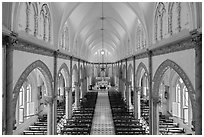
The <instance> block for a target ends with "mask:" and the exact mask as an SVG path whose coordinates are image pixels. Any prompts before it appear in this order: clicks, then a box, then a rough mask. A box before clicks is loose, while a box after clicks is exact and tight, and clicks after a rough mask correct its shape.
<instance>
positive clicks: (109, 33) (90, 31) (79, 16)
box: [51, 2, 154, 62]
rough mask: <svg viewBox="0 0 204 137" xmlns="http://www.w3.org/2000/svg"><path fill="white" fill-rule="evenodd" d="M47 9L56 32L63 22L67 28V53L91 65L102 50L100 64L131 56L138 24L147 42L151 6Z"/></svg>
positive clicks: (75, 5)
mask: <svg viewBox="0 0 204 137" xmlns="http://www.w3.org/2000/svg"><path fill="white" fill-rule="evenodd" d="M51 6H52V8H53V9H52V10H53V11H56V12H53V13H52V14H53V17H54V18H55V21H57V22H54V25H55V24H56V26H59V28H58V32H59V33H60V31H62V28H63V26H64V24H65V23H67V24H68V26H69V31H70V44H71V49H72V50H71V53H70V54H73V55H76V56H78V57H80V58H84V59H86V60H89V61H91V62H101V61H102V55H101V51H102V50H104V51H105V54H104V58H103V59H104V62H114V61H116V60H119V59H121V58H124V57H127V56H130V55H131V54H134V52H135V45H136V42H135V33H136V24H137V23H138V22H139V23H141V24H142V26H143V28H144V30H145V32H146V37H147V39H148V37H149V36H148V35H149V34H148V33H151V26H152V22H153V11H154V10H153V9H154V3H138V2H137V3H136V2H135V3H121V2H104V3H102V2H94V3H92V2H86V3H51ZM59 21H60V22H59ZM57 23H58V24H57ZM56 29H57V28H56ZM148 29H150V30H148ZM58 36H59V35H58Z"/></svg>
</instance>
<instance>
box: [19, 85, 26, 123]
mask: <svg viewBox="0 0 204 137" xmlns="http://www.w3.org/2000/svg"><path fill="white" fill-rule="evenodd" d="M24 93H25V90H24V87H23V86H22V87H21V88H20V92H19V99H18V105H19V113H18V118H19V124H21V123H23V122H24V98H25V97H24Z"/></svg>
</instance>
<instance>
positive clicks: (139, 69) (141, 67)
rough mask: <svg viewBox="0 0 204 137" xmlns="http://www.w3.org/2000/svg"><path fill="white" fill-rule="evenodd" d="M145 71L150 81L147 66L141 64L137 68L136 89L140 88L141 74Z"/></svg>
mask: <svg viewBox="0 0 204 137" xmlns="http://www.w3.org/2000/svg"><path fill="white" fill-rule="evenodd" d="M143 69H144V70H145V72H146V73H147V76H148V81H149V72H148V70H147V67H146V66H145V64H144V63H143V62H140V64H139V65H138V67H137V71H136V76H135V77H136V87H139V81H140V77H141V72H142V70H143Z"/></svg>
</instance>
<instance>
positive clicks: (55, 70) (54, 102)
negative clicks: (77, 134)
mask: <svg viewBox="0 0 204 137" xmlns="http://www.w3.org/2000/svg"><path fill="white" fill-rule="evenodd" d="M53 72H54V75H53V77H54V95H53V119H52V121H53V135H57V77H58V76H57V51H55V52H54V71H53Z"/></svg>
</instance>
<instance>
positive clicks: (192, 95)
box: [152, 59, 196, 126]
mask: <svg viewBox="0 0 204 137" xmlns="http://www.w3.org/2000/svg"><path fill="white" fill-rule="evenodd" d="M169 68H172V69H173V70H174V71H175V72H176V73H177V74H178V75H179V77H181V79H182V80H183V82H184V84H185V86H186V88H187V90H188V92H189V98H190V101H191V105H192V112H193V114H192V117H193V120H194V118H195V115H196V114H195V112H196V111H195V90H194V88H193V85H192V83H191V81H190V79H189V78H188V76H187V75H186V73H185V72H184V70H183V69H182V68H181V67H180V66H179V65H178V64H176V63H175V62H173V61H171V60H169V59H167V60H166V61H164V62H163V63H161V65H160V66H159V67H158V69H157V71H156V73H155V75H154V77H153V89H152V93H153V94H152V98H153V104H154V105H155V106H157V105H156V104H157V102H158V101H159V87H160V83H161V81H162V78H163V75H164V74H165V72H166V71H167V70H168V69H169ZM153 112H154V113H155V114H154V117H155V121H156V120H157V119H158V117H157V115H158V114H157V112H158V111H157V107H153ZM155 124H156V123H155ZM154 126H157V125H154Z"/></svg>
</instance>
